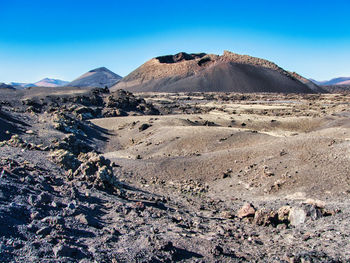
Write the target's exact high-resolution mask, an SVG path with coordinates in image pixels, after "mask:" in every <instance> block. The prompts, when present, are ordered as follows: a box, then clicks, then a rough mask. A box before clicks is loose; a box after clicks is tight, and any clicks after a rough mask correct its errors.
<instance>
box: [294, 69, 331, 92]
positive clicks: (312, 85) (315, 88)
mask: <svg viewBox="0 0 350 263" xmlns="http://www.w3.org/2000/svg"><path fill="white" fill-rule="evenodd" d="M289 73H290V74H291V75H292V76H293V77H294V78H296V79H297V80H299V81H301V82H302V83H304V84H305V85H306V86H308V87H309V88H310V89H312V90H313V91H315V92H317V93H328V91H327V90H326V89H324V88H321V87H320V86H318V85H317V84H316V83H314V82H313V81H312V80H310V79H307V78H304V77H303V76H301V75H299V74H298V73H296V72H289Z"/></svg>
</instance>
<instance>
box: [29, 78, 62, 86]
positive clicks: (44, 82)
mask: <svg viewBox="0 0 350 263" xmlns="http://www.w3.org/2000/svg"><path fill="white" fill-rule="evenodd" d="M68 83H69V82H68V81H64V80H60V79H50V78H44V79H42V80H40V81H38V82H35V83H34V85H35V86H38V87H60V86H64V85H66V84H68Z"/></svg>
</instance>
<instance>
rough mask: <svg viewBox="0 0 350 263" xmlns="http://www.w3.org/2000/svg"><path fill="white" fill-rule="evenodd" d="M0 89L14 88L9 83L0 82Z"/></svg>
mask: <svg viewBox="0 0 350 263" xmlns="http://www.w3.org/2000/svg"><path fill="white" fill-rule="evenodd" d="M0 89H8V90H15V88H14V87H13V86H11V85H8V84H5V83H0Z"/></svg>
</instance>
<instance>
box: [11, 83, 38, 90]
mask: <svg viewBox="0 0 350 263" xmlns="http://www.w3.org/2000/svg"><path fill="white" fill-rule="evenodd" d="M10 85H11V86H13V87H15V88H16V89H25V88H29V87H36V86H35V84H33V83H22V82H10Z"/></svg>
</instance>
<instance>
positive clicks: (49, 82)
mask: <svg viewBox="0 0 350 263" xmlns="http://www.w3.org/2000/svg"><path fill="white" fill-rule="evenodd" d="M67 83H69V82H68V81H64V80H60V79H50V78H44V79H42V80H39V81H37V82H35V83H21V82H10V85H11V86H13V87H15V88H16V89H25V88H30V87H48V88H53V87H61V86H64V85H66V84H67Z"/></svg>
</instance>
